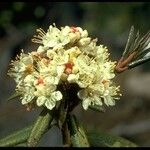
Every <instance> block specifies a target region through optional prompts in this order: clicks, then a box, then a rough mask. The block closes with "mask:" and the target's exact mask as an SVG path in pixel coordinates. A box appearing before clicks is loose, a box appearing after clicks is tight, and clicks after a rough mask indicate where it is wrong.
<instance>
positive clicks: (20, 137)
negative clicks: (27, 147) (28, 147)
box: [0, 125, 33, 147]
mask: <svg viewBox="0 0 150 150" xmlns="http://www.w3.org/2000/svg"><path fill="white" fill-rule="evenodd" d="M32 128H33V125H30V126H28V127H26V128H23V129H21V130H19V131H16V132H14V133H12V134H11V135H8V136H6V137H5V138H3V139H1V140H0V147H10V146H15V145H17V144H20V143H24V142H26V140H27V138H28V137H29V135H30V132H31V130H32Z"/></svg>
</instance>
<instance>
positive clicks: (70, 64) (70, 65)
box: [65, 62, 74, 74]
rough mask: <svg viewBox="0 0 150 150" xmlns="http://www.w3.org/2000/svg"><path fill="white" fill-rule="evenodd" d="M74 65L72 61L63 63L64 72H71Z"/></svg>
mask: <svg viewBox="0 0 150 150" xmlns="http://www.w3.org/2000/svg"><path fill="white" fill-rule="evenodd" d="M73 66H74V63H73V62H68V63H66V64H65V73H66V74H70V73H72V68H73Z"/></svg>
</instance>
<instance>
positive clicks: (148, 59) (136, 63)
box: [128, 56, 150, 69]
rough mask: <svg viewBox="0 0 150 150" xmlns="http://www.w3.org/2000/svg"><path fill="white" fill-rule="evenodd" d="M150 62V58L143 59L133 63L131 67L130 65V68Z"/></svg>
mask: <svg viewBox="0 0 150 150" xmlns="http://www.w3.org/2000/svg"><path fill="white" fill-rule="evenodd" d="M148 61H150V57H148V56H147V57H144V58H141V59H138V60H136V61H133V62H131V63H130V64H129V65H128V68H129V69H131V68H134V67H137V66H139V65H141V64H144V63H146V62H148Z"/></svg>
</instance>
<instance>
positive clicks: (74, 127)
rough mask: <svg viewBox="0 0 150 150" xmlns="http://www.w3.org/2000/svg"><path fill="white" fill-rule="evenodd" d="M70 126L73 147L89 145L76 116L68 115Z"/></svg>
mask: <svg viewBox="0 0 150 150" xmlns="http://www.w3.org/2000/svg"><path fill="white" fill-rule="evenodd" d="M68 127H69V131H70V136H71V144H72V146H73V147H89V146H90V145H89V142H88V139H87V136H86V134H85V131H84V129H83V127H82V126H81V124H80V123H79V122H77V120H76V118H75V116H71V115H70V116H69V117H68Z"/></svg>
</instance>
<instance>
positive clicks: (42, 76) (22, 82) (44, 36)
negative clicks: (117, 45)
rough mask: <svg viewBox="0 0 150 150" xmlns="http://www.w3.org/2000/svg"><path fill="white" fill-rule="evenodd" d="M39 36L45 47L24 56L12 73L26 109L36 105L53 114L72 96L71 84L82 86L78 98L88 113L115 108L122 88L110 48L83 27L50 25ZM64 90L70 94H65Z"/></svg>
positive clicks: (38, 41)
mask: <svg viewBox="0 0 150 150" xmlns="http://www.w3.org/2000/svg"><path fill="white" fill-rule="evenodd" d="M37 32H38V35H37V36H36V35H35V36H34V38H33V42H36V43H40V44H41V45H40V46H39V47H38V48H37V51H33V52H31V53H29V54H24V53H23V52H22V53H21V55H20V56H19V57H18V59H17V60H16V61H13V62H12V68H11V69H10V71H9V75H10V76H11V77H13V78H14V79H15V81H16V83H17V86H16V90H17V91H18V92H20V93H21V94H22V96H21V100H22V104H23V105H25V104H28V103H30V104H32V103H34V104H36V105H37V106H39V107H40V106H44V107H46V108H48V109H50V110H51V109H53V108H54V107H55V106H56V104H57V101H60V100H62V98H63V94H68V93H69V92H70V91H69V90H68V89H70V88H66V86H68V84H72V85H74V84H76V85H78V87H79V91H78V92H77V95H78V97H79V99H80V100H81V102H82V106H83V108H84V109H85V110H87V109H88V107H89V106H91V105H96V106H102V105H103V104H105V105H107V106H113V105H115V100H116V99H118V96H119V94H118V92H119V87H117V86H115V85H114V83H113V81H112V80H113V78H114V77H115V74H114V68H115V63H116V62H112V61H110V60H109V53H108V49H107V47H104V46H103V45H97V39H91V37H89V36H88V32H87V30H83V29H82V28H81V27H69V26H65V27H61V28H60V29H58V28H57V27H56V26H55V25H54V26H52V25H50V27H49V29H48V30H47V32H45V31H44V30H42V29H37ZM60 87H63V88H65V89H66V90H68V91H66V93H63V92H62V91H64V90H63V89H61V88H60ZM69 87H70V85H69ZM58 89H59V90H58ZM70 100H72V99H71V98H70Z"/></svg>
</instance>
